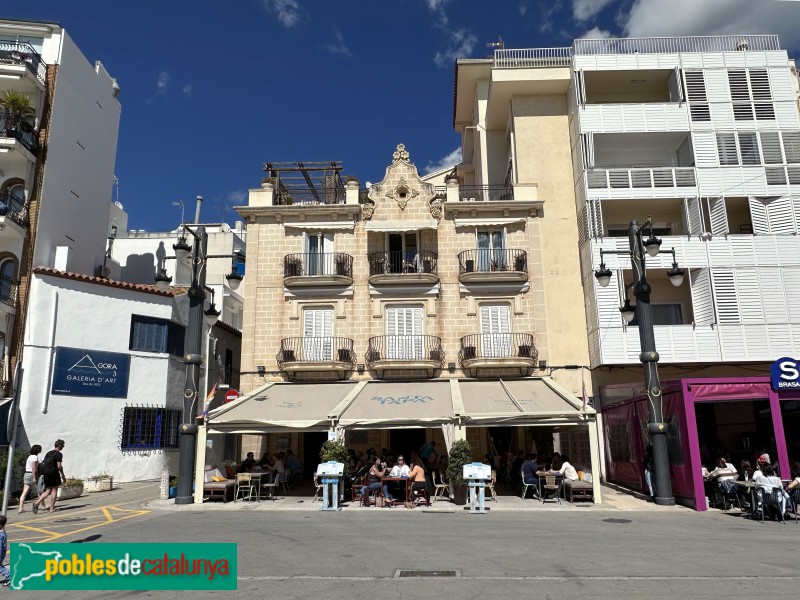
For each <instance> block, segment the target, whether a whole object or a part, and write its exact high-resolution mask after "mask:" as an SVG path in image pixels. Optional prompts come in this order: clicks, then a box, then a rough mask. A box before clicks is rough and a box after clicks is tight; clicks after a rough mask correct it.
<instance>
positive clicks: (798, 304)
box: [780, 267, 800, 323]
mask: <svg viewBox="0 0 800 600" xmlns="http://www.w3.org/2000/svg"><path fill="white" fill-rule="evenodd" d="M781 278H782V280H783V285H782V286H781V288H780V289H782V290H783V293H784V295H785V296H786V306H787V310H788V313H789V321H790V322H792V323H800V269H798V268H794V267H789V268H783V269H781Z"/></svg>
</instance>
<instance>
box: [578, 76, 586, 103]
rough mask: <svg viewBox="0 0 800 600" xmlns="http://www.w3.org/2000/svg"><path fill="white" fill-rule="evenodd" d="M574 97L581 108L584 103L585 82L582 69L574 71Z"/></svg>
mask: <svg viewBox="0 0 800 600" xmlns="http://www.w3.org/2000/svg"><path fill="white" fill-rule="evenodd" d="M575 98H576V100H577V101H578V106H579V107H580V108H583V107H584V105H585V104H586V82H585V79H584V77H583V69H578V70H577V71H575Z"/></svg>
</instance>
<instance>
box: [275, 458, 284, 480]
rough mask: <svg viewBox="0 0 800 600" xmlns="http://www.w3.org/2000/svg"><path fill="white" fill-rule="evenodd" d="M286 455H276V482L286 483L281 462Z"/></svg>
mask: <svg viewBox="0 0 800 600" xmlns="http://www.w3.org/2000/svg"><path fill="white" fill-rule="evenodd" d="M285 457H286V455H285V454H284V453H283V452H279V453H278V458H277V459H276V460H275V468H274V471H275V473H277V474H278V481H286V466H285V465H284V464H283V460H284V458H285Z"/></svg>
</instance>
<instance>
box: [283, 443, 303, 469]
mask: <svg viewBox="0 0 800 600" xmlns="http://www.w3.org/2000/svg"><path fill="white" fill-rule="evenodd" d="M286 468H287V469H288V470H289V473H290V474H292V475H298V476H299V475H301V474H302V472H303V465H302V464H301V463H300V459H299V458H297V457H296V456H295V454H294V451H293V450H292V449H291V448H289V449H288V450H287V451H286Z"/></svg>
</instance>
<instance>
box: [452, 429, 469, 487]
mask: <svg viewBox="0 0 800 600" xmlns="http://www.w3.org/2000/svg"><path fill="white" fill-rule="evenodd" d="M471 462H472V448H471V447H470V445H469V442H468V441H467V440H456V441H455V442H453V445H452V447H451V448H450V452H449V453H448V455H447V478H448V479H449V480H450V483H452V484H453V485H464V465H468V464H470V463H471Z"/></svg>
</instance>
